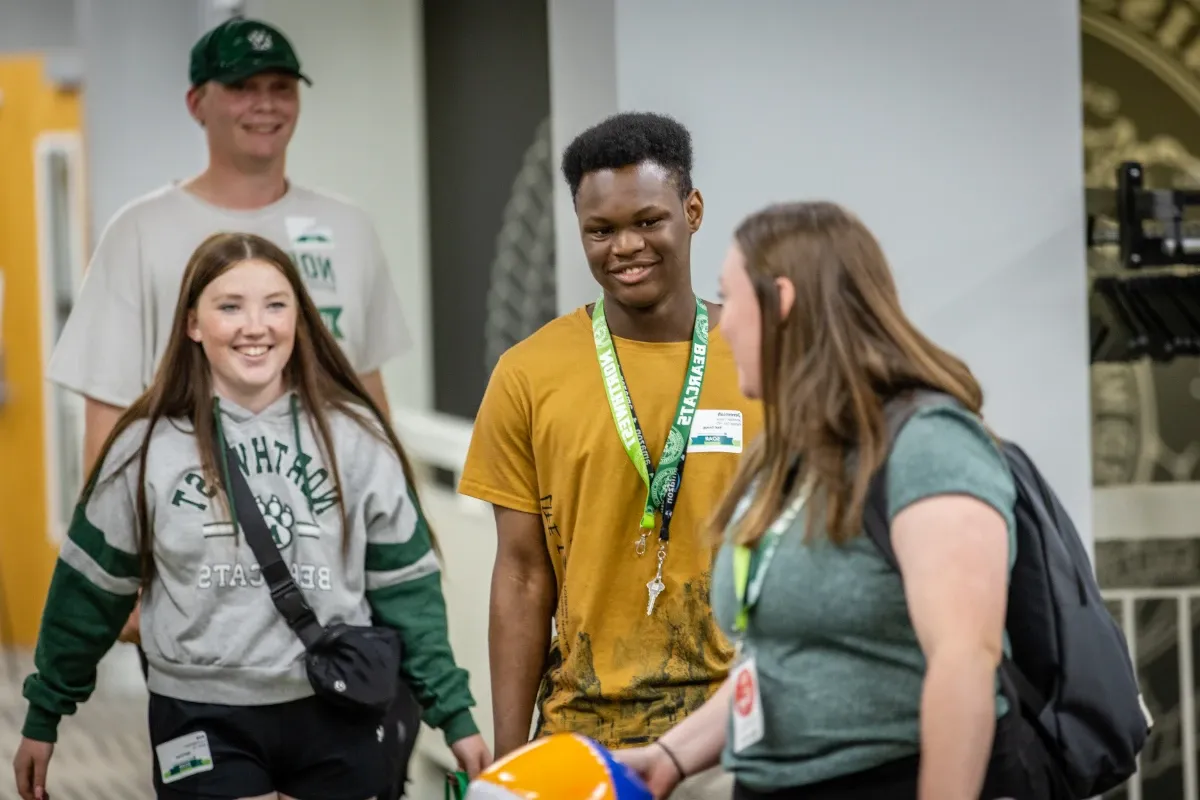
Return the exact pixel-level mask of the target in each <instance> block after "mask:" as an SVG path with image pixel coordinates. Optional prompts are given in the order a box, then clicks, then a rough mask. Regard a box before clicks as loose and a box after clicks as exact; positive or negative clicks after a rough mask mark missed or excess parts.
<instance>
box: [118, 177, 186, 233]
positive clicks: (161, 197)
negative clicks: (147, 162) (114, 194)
mask: <svg viewBox="0 0 1200 800" xmlns="http://www.w3.org/2000/svg"><path fill="white" fill-rule="evenodd" d="M176 191H178V189H177V187H175V186H174V185H170V184H168V185H166V186H161V187H159V188H157V189H155V190H153V191H151V192H147V193H145V194H143V195H139V196H138V197H135V198H133V199H132V200H129V201H128V202H126V203H125V204H124V205H122V206H121V207H120V208H118V209H117V211H116V213H115V214H113V215H112V216H111V217H109V220H108V222H107V223H105V225H104V230H103V231H102V232H101V237H100V238H101V241H102V242H110V243H111V242H112V240H113V239H114V238H120V239H124V238H126V237H129V236H135V235H136V234H137V232H138V230H139V228H141V227H142V225H143V224H144V223H145V222H146V221H147V219H148V218H152V217H153V216H154V215H155V214H156V213H158V212H159V210H160V209H162V208H163V206H164V205H170V204H171V203H172V202H173V194H174V192H176Z"/></svg>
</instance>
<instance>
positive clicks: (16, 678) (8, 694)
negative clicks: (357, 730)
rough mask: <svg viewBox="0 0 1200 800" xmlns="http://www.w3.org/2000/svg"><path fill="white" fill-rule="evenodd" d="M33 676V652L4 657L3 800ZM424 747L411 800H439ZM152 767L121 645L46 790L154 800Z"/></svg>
mask: <svg viewBox="0 0 1200 800" xmlns="http://www.w3.org/2000/svg"><path fill="white" fill-rule="evenodd" d="M31 670H32V658H31V656H30V655H29V654H28V653H11V652H3V651H0V800H19V798H18V796H17V792H16V788H15V786H14V782H13V778H12V771H11V767H10V765H11V763H12V757H13V755H14V754H15V753H16V750H17V745H18V744H19V743H20V741H21V724H22V722H23V721H24V718H25V708H26V704H25V700H24V698H23V697H21V682H22V681H23V680H24V678H25V676H26V675H28V674H29V672H30V671H31ZM433 735H434V736H435V737H436V738H437V739H438V740H439V741H440V735H437V734H433ZM423 736H426V737H427V736H430V733H429V731H424V732H423ZM426 747H428V745H426ZM425 749H426V748H425V747H422V746H421V745H420V744H419V745H418V748H417V750H418V751H417V753H416V754H414V756H413V761H412V763H411V765H410V770H411V771H410V777H411V783H410V784H409V791H408V794H409V797H410V798H412V800H442V798H443V794H442V783H441V782H442V776H443V775H444V771H443V769H440V768H439V767H438V766H437V765H436V764H435V763H434V762H433V761H431V760H430V758H429V757H428V756H427V755H425V753H424V752H423V751H424V750H425ZM439 760H442V759H439ZM150 769H151V761H150V740H149V737H148V736H147V733H146V689H145V685H144V684H143V682H142V675H141V672H140V670H139V667H138V663H137V657H136V655H135V654H134V652H133V651H132V650H130V649H128V648H125V647H124V646H118V649H117V650H116V651H114V652H113V653H112V654H110V656H109V657H108V658H106V659H105V661H104V662H102V663H101V666H100V678H99V680H98V681H97V690H96V693H95V694H94V695H93V696H92V699H91V700H89V701H88V702H87V703H85V704H84V705H83V706H81V707H80V709H79V711H78V712H77V713H76V714H75V715H73V716H71V717H67V718H66V719H64V720H63V722H62V724H61V726H60V727H59V740H58V744H57V745H55V748H54V757H53V759H52V760H51V762H50V769H49V774H48V781H47V783H48V787H47V788H48V789H49V790H50V797H51V800H154V791H153V789H152V788H151V783H150Z"/></svg>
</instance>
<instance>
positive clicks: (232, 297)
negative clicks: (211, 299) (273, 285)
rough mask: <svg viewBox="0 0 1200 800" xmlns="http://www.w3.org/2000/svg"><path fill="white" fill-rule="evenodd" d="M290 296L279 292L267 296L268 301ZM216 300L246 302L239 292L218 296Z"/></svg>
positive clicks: (284, 292)
mask: <svg viewBox="0 0 1200 800" xmlns="http://www.w3.org/2000/svg"><path fill="white" fill-rule="evenodd" d="M288 296H289V293H288V292H286V291H278V292H271V293H270V294H269V295H267V299H268V300H271V299H275V298H281V297H282V298H287V297H288ZM216 299H217V300H244V299H245V295H241V294H238V293H237V292H225V293H224V294H219V295H217V297H216Z"/></svg>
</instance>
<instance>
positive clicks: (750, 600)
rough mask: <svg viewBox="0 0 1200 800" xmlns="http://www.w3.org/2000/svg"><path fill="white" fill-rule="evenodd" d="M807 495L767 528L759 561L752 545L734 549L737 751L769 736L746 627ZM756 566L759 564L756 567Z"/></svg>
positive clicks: (800, 496) (735, 734)
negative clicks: (784, 538) (790, 527)
mask: <svg viewBox="0 0 1200 800" xmlns="http://www.w3.org/2000/svg"><path fill="white" fill-rule="evenodd" d="M806 497H807V495H806V493H804V492H801V493H800V495H799V496H798V497H797V498H796V499H795V500H793V501H792V502H791V503H790V504H789V505H788V506H787V508H785V509H784V511H783V513H782V514H780V515H779V518H778V519H776V520H775V522H774V523H773V524H772V525H771V527H770V528H769V529H767V532H766V533H765V534H764V535H763V537H762V539H761V540H760V542H759V544H758V549H759V553H758V560H757V564H755V563H754V553H753V552H752V551H751V550H750V548H748V547H745V546H744V545H738V546H737V547H736V548H734V551H733V586H734V591H735V592H736V594H737V601H738V612H737V618H736V619H735V620H734V624H733V628H734V631H735V633H736V634H737V638H736V640H735V645H736V652H737V660H736V661H735V664H734V667H733V671H732V672H731V673H730V680H732V681H733V709H732V712H733V752H735V753H741V752H742V751H744V750H745V749H746V748H748V747H751V746H753V745H755V744H757V743H758V742H760V741H762V739H763V736H764V735H766V723H765V720H764V717H763V706H762V692H761V691H760V689H759V681H758V665H757V663H756V661H755V658H754V652H753V649H752V648H751V647H750V646H749V645H748V644H747V643H746V629H747V627H748V626H749V623H750V611H751V609H752V608H753V607H754V606H755V604H756V603H757V602H758V598H759V595H760V594H761V593H762V585H763V579H764V578H765V576H766V574H767V568H768V567H769V566H770V565H771V561H772V560H773V559H774V558H775V550H776V548H778V547H779V539H780V537H781V536H782V535H783V532H784V531H785V530H787V529H788V527H789V526H790V525H791V524H792V522H793V521H794V520H795V519H796V515H797V514H799V513H800V509H801V508H803V507H804V501H805V499H806ZM752 566H753V567H755V568H754V569H753V570H752V569H751V567H752ZM752 573H753V574H752Z"/></svg>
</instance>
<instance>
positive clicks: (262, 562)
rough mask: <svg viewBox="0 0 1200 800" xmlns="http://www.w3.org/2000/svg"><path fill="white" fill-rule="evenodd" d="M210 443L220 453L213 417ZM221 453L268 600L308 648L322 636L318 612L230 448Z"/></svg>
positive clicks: (243, 529)
mask: <svg viewBox="0 0 1200 800" xmlns="http://www.w3.org/2000/svg"><path fill="white" fill-rule="evenodd" d="M213 444H214V446H215V449H216V452H218V453H220V452H221V449H222V443H221V436H220V432H219V431H218V430H217V421H216V420H215V419H214V420H213ZM224 455H225V470H224V471H225V480H226V481H228V482H229V491H230V495H231V496H232V503H233V507H234V510H235V513H236V514H237V523H238V527H239V528H241V530H242V533H243V534H244V535H245V537H246V544H248V545H250V549H251V550H252V551H254V558H255V559H256V560H257V561H258V566H259V569H260V570H261V571H262V576H263V579H264V580H265V581H266V583H267V588H268V589H269V590H270V592H271V601H272V602H273V603H274V604H275V608H277V609H279V613H280V614H282V615H283V618H284V619H285V620H286V621H287V624H288V627H289V628H291V629H292V630H293V631H294V632H295V633H296V635H297V636H298V637H300V641H301V642H303V643H304V648H305V649H306V650H307V649H309V648H311V647H312V646H313V644H315V643H316V642H317V641H318V640H319V639H320V638H321V636H322V635H323V634H324V632H325V629H324V628H323V627H322V626H321V622H320V621H319V620H318V619H317V615H316V613H315V612H313V610H312V607H311V606H310V605H309V604H308V601H307V600H305V599H304V593H303V592H301V591H300V587H299V586H297V585H296V582H295V581H294V580H293V579H292V573H291V570H290V569H288V566H287V564H285V563H284V562H283V557H282V556H281V555H280V554H279V548H278V547H276V546H275V537H273V536H272V535H271V531H270V530H269V529H268V528H267V521H266V520H265V519H263V515H262V512H260V511H259V510H258V503H257V502H256V501H255V500H254V493H253V492H251V491H250V484H248V483H246V477H245V476H244V475H242V470H241V468H240V467H239V466H238V460H237V455H236V453H235V452H234V450H233V448H232V447H227V448H225V452H224Z"/></svg>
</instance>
